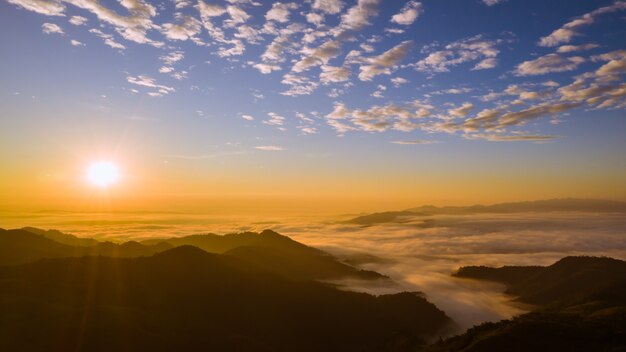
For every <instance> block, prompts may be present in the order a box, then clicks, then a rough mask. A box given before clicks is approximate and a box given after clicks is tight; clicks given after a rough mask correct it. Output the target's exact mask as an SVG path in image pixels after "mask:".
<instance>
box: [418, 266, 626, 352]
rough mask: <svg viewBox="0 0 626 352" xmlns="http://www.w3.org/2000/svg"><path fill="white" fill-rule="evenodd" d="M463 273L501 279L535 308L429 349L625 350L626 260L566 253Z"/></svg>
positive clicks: (471, 351) (453, 351) (491, 351)
mask: <svg viewBox="0 0 626 352" xmlns="http://www.w3.org/2000/svg"><path fill="white" fill-rule="evenodd" d="M455 275H456V276H457V277H464V278H474V279H482V280H491V281H497V282H501V283H504V284H506V285H507V287H508V288H507V291H506V292H507V293H509V294H511V295H515V296H516V297H517V300H518V301H521V302H525V303H531V304H534V305H535V307H536V308H535V310H534V311H533V312H530V313H527V314H523V315H521V316H518V317H515V318H513V319H510V320H503V321H500V322H497V323H485V324H481V325H479V326H476V327H473V328H471V329H469V330H468V331H467V332H465V333H464V334H461V335H459V336H454V337H451V338H449V339H446V340H442V341H440V342H438V343H436V344H433V345H431V346H428V347H424V348H422V349H421V351H423V352H444V351H445V352H456V351H464V352H474V351H476V352H478V351H481V352H496V351H512V352H517V351H519V352H522V351H524V352H525V351H537V352H543V351H572V352H573V351H576V352H577V351H580V352H583V351H585V352H586V351H625V350H626V262H624V261H621V260H617V259H612V258H604V257H566V258H563V259H561V260H559V261H558V262H556V263H554V264H552V265H550V266H547V267H536V266H533V267H502V268H488V267H464V268H461V269H459V270H458V272H457V273H455Z"/></svg>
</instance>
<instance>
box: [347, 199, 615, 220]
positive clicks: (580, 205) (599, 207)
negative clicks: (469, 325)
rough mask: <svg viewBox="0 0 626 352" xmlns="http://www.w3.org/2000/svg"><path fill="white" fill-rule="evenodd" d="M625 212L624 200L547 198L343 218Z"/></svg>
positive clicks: (367, 218)
mask: <svg viewBox="0 0 626 352" xmlns="http://www.w3.org/2000/svg"><path fill="white" fill-rule="evenodd" d="M558 211H579V212H609V213H624V212H626V202H619V201H612V200H602V199H576V198H564V199H546V200H536V201H528V202H512V203H499V204H493V205H471V206H445V207H437V206H433V205H424V206H421V207H416V208H411V209H406V210H402V211H387V212H380V213H372V214H366V215H361V216H357V217H354V218H352V219H349V220H347V221H345V222H346V223H349V224H355V225H362V226H370V225H376V224H383V223H402V222H406V221H410V220H411V219H412V218H414V217H425V216H432V215H463V214H483V213H497V214H498V213H499V214H506V213H523V212H558Z"/></svg>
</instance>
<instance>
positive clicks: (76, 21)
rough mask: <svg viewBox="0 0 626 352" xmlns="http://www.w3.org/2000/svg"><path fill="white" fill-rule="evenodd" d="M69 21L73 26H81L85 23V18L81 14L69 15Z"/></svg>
mask: <svg viewBox="0 0 626 352" xmlns="http://www.w3.org/2000/svg"><path fill="white" fill-rule="evenodd" d="M69 22H70V23H71V24H73V25H75V26H82V25H84V24H85V23H87V19H86V18H85V17H82V16H72V17H70V20H69Z"/></svg>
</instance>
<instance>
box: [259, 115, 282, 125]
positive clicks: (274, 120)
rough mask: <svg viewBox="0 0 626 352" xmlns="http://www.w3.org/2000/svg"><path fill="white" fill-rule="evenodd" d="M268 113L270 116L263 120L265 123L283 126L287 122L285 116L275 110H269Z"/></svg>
mask: <svg viewBox="0 0 626 352" xmlns="http://www.w3.org/2000/svg"><path fill="white" fill-rule="evenodd" d="M267 115H268V116H269V117H270V118H269V119H267V120H263V123H264V124H266V125H270V126H282V125H284V124H285V118H284V117H283V116H280V115H278V114H277V113H275V112H268V113H267Z"/></svg>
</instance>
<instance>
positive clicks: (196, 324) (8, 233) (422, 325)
mask: <svg viewBox="0 0 626 352" xmlns="http://www.w3.org/2000/svg"><path fill="white" fill-rule="evenodd" d="M44 235H45V234H44ZM44 235H40V234H35V233H32V232H29V231H26V230H2V231H0V239H1V240H2V243H1V244H0V248H2V253H0V257H2V258H10V259H11V260H13V261H14V262H15V261H16V262H24V261H27V260H30V262H28V263H23V264H13V265H6V266H0V350H2V351H139V350H150V351H196V350H217V351H296V350H297V351H412V350H415V349H417V348H419V346H423V345H424V344H425V343H426V342H427V340H428V339H429V337H432V336H436V335H437V334H438V333H439V332H440V331H441V330H442V329H444V328H446V327H447V326H449V325H450V324H451V323H452V321H451V320H450V318H448V317H447V316H446V314H445V313H444V312H443V311H441V310H440V309H438V308H437V307H436V306H435V305H433V304H432V303H430V302H428V301H427V300H426V299H425V298H424V297H423V296H422V295H421V294H419V293H410V292H404V293H398V294H391V295H380V296H373V295H370V294H365V293H356V292H348V291H342V290H339V289H337V288H336V287H334V286H331V285H328V284H324V283H322V282H319V281H313V280H310V279H309V277H310V276H312V275H314V273H316V272H318V271H316V270H315V269H314V268H309V269H308V270H306V271H304V272H303V276H302V277H297V278H296V277H291V276H295V275H296V273H297V272H298V271H299V270H302V268H300V269H294V270H289V271H288V272H289V274H290V275H282V272H283V271H284V270H283V269H279V266H280V265H281V260H284V259H285V258H280V257H279V258H278V259H277V260H278V262H277V263H273V262H272V260H273V257H271V256H266V255H259V253H265V254H268V253H272V252H263V251H264V250H265V249H267V248H269V249H271V250H275V251H279V252H280V253H284V252H286V253H289V251H290V250H291V249H293V248H295V249H294V251H295V252H294V253H289V255H290V256H295V255H299V254H302V255H304V256H309V255H310V256H313V254H314V255H315V256H319V257H321V258H323V259H319V258H318V257H315V258H317V259H319V260H320V261H319V263H321V265H322V267H324V265H326V264H327V263H329V261H331V262H333V263H334V262H336V263H339V261H337V260H336V259H334V258H333V257H332V256H330V255H328V254H325V253H324V252H321V251H317V250H313V249H307V248H309V247H306V246H304V245H302V244H299V243H297V242H295V241H292V240H289V239H287V238H285V237H284V236H281V235H279V234H277V233H275V232H271V231H264V232H261V233H259V234H253V233H246V234H243V235H241V236H237V235H233V236H230V237H228V238H227V240H228V241H231V240H233V241H234V242H237V241H238V240H239V239H241V240H242V241H243V242H247V241H252V242H258V243H257V244H256V245H253V244H252V243H247V244H246V245H244V246H240V247H235V248H233V249H230V250H228V251H226V252H225V253H223V254H216V253H209V252H207V251H205V250H202V249H200V248H198V247H194V246H190V245H185V244H183V245H180V246H176V247H175V248H169V249H165V250H163V251H160V252H158V253H156V254H150V255H147V254H146V255H140V256H135V257H132V258H131V257H120V256H119V254H120V253H121V251H122V250H119V251H113V252H111V253H114V254H118V256H103V255H101V254H99V251H98V248H99V246H100V245H101V244H98V245H96V246H94V247H72V246H68V245H66V244H61V243H58V242H55V241H53V240H51V239H49V238H46V237H44ZM195 239H197V237H196V238H195ZM243 239H245V241H244V240H243ZM218 242H219V241H218ZM11 243H13V244H12V245H11ZM6 244H9V247H5V246H4V245H6ZM176 244H178V243H176ZM111 245H113V246H117V247H116V248H118V249H119V248H126V247H125V244H120V245H114V244H111ZM132 246H133V247H137V246H139V247H137V248H144V249H146V248H148V249H149V250H152V249H154V248H158V247H159V246H162V247H163V248H165V245H163V244H146V245H144V244H138V243H135V244H132ZM85 248H86V249H85ZM146 250H147V249H146ZM84 251H88V252H87V253H88V254H92V255H84V254H85V252H84ZM89 251H91V252H89ZM281 251H282V252H281ZM11 252H13V253H14V254H13V256H10V255H9V254H10V253H11ZM18 252H20V253H21V254H19V253H18ZM25 253H26V254H25ZM280 253H279V254H280ZM63 255H67V256H66V257H61V256H63ZM44 258H45V259H44ZM3 260H4V262H5V263H6V262H8V261H10V260H8V259H3ZM307 263H309V264H312V265H314V264H315V263H316V262H313V261H312V262H307ZM325 263H326V264H325ZM343 265H345V264H343ZM345 266H346V267H349V266H347V265H345ZM336 268H340V269H338V270H339V272H338V273H337V274H344V273H345V270H346V269H345V267H343V266H338V264H337V265H336V266H334V267H332V268H328V267H324V268H323V270H320V271H319V272H324V273H327V274H329V273H331V272H332V270H334V269H336ZM350 268H352V267H350ZM351 272H359V271H358V269H356V268H352V269H351ZM315 275H317V274H315ZM376 277H381V275H379V274H378V275H376ZM33 337H35V338H33Z"/></svg>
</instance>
